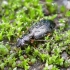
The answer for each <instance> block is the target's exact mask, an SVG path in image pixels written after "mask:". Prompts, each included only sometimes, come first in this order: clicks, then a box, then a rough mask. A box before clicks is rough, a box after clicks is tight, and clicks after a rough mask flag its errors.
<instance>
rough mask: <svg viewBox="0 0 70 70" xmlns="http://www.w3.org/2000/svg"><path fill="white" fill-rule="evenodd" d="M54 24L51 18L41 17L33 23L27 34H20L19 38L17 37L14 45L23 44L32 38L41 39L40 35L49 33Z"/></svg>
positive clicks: (19, 45)
mask: <svg viewBox="0 0 70 70" xmlns="http://www.w3.org/2000/svg"><path fill="white" fill-rule="evenodd" d="M55 26H56V24H55V23H54V22H53V21H52V20H48V19H42V20H40V21H38V22H36V23H34V24H33V25H32V26H31V27H30V29H29V30H28V33H27V34H25V35H22V37H21V38H18V39H17V43H16V46H17V47H21V46H24V45H26V44H27V42H29V41H30V39H32V38H33V39H36V40H38V39H41V38H42V37H44V36H46V34H48V33H51V32H52V31H53V30H54V28H55Z"/></svg>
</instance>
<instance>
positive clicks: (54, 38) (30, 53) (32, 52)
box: [0, 0, 70, 70]
mask: <svg viewBox="0 0 70 70" xmlns="http://www.w3.org/2000/svg"><path fill="white" fill-rule="evenodd" d="M42 6H43V4H40V3H39V0H14V1H12V0H7V1H2V3H1V8H0V70H5V69H6V68H8V70H17V69H18V68H21V69H24V70H29V68H30V67H31V65H33V64H35V63H36V62H37V61H40V62H41V63H44V67H43V70H60V68H61V67H64V68H65V67H66V68H67V67H69V66H70V57H69V55H70V26H69V23H68V22H67V20H68V18H69V17H70V11H69V10H66V8H65V7H64V6H61V7H60V10H59V11H60V14H62V17H61V18H58V16H59V13H58V5H57V4H55V3H53V0H46V8H47V9H48V11H49V13H50V14H49V16H44V13H43V9H42ZM48 7H49V8H48ZM41 18H46V19H51V20H55V19H57V18H58V24H59V25H60V27H58V28H57V29H55V30H54V32H53V33H52V35H51V36H49V35H48V36H46V37H44V40H46V41H47V42H44V43H43V44H42V43H40V44H38V43H37V42H35V43H34V44H33V45H30V44H28V46H26V47H24V49H22V48H17V47H16V45H15V46H13V45H14V44H15V43H16V41H17V38H19V37H21V36H22V34H24V33H25V32H26V31H27V30H28V28H29V27H30V26H31V25H32V24H33V23H34V22H37V21H38V20H40V19H41ZM36 45H38V46H36ZM64 51H65V52H66V53H67V55H68V57H67V58H66V59H64V58H63V57H62V54H63V52H64Z"/></svg>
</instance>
